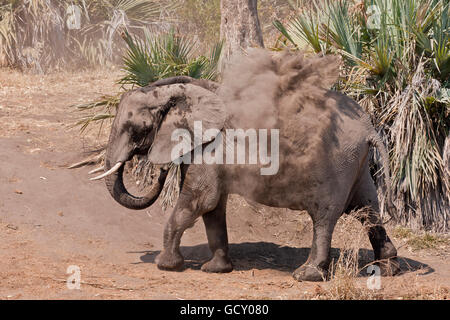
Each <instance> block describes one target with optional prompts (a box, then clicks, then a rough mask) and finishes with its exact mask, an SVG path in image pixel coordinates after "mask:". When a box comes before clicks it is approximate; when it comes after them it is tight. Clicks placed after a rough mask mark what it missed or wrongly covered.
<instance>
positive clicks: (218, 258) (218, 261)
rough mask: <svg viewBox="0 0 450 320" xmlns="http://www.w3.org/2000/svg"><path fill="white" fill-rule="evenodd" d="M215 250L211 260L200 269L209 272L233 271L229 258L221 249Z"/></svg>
mask: <svg viewBox="0 0 450 320" xmlns="http://www.w3.org/2000/svg"><path fill="white" fill-rule="evenodd" d="M218 251H220V252H216V253H215V254H214V256H213V258H212V259H211V260H209V261H208V262H205V263H204V264H203V265H202V271H204V272H211V273H227V272H231V271H233V264H232V263H231V260H230V258H228V256H227V255H226V254H225V253H224V252H223V251H222V250H218Z"/></svg>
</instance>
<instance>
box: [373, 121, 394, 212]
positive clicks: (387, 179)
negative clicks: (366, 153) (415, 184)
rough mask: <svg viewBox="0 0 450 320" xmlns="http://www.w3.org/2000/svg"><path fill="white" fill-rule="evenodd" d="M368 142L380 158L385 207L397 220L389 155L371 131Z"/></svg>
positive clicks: (375, 134) (374, 132)
mask: <svg viewBox="0 0 450 320" xmlns="http://www.w3.org/2000/svg"><path fill="white" fill-rule="evenodd" d="M368 142H369V144H370V145H372V146H374V147H375V148H376V149H377V150H378V153H379V154H380V157H381V165H382V166H383V175H384V183H385V185H386V191H387V195H386V206H387V209H388V213H389V215H390V216H391V217H392V218H394V220H398V215H397V208H396V207H395V205H394V202H393V194H392V183H391V175H390V170H389V154H388V152H387V149H386V147H385V145H384V143H383V141H382V140H381V138H380V136H379V135H378V133H377V132H376V131H375V130H374V129H373V130H372V132H371V134H369V137H368Z"/></svg>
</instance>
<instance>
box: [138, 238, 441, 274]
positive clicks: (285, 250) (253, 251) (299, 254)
mask: <svg viewBox="0 0 450 320" xmlns="http://www.w3.org/2000/svg"><path fill="white" fill-rule="evenodd" d="M180 250H181V254H182V255H183V257H184V259H185V268H189V269H193V270H200V268H201V265H202V264H203V263H204V262H206V261H207V260H209V259H210V255H211V253H210V251H209V247H208V245H207V244H200V245H196V246H182V247H181V248H180ZM309 252H310V248H295V247H288V246H280V245H277V244H275V243H271V242H244V243H233V244H230V257H231V259H232V261H233V265H234V270H237V271H240V270H251V269H259V270H263V269H273V270H278V271H282V272H292V271H294V270H295V269H296V268H297V267H299V266H300V265H302V264H303V263H305V262H306V259H307V258H308V255H309ZM129 253H144V255H142V256H141V257H140V260H141V262H138V263H155V258H156V256H157V255H158V254H159V253H160V251H159V250H156V251H137V252H129ZM339 255H340V250H339V249H337V248H332V249H331V256H332V259H337V258H338V257H339ZM373 259H374V256H373V251H372V250H369V249H359V261H358V262H359V268H360V269H362V270H361V272H360V274H359V276H369V274H368V273H367V271H366V269H365V267H367V266H368V265H369V264H371V262H372V261H373ZM399 261H400V268H401V273H408V272H414V271H418V270H422V271H423V273H421V275H426V274H430V273H433V272H434V269H433V268H431V267H430V266H429V265H427V264H424V263H421V262H419V261H416V260H412V259H409V258H405V257H399Z"/></svg>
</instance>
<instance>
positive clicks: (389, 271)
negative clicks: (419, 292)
mask: <svg viewBox="0 0 450 320" xmlns="http://www.w3.org/2000/svg"><path fill="white" fill-rule="evenodd" d="M380 260H381V261H380V262H379V263H378V266H379V267H380V269H381V270H380V271H381V275H382V276H394V275H396V274H398V273H400V271H401V269H400V263H399V261H398V259H397V250H396V249H395V247H394V245H393V244H392V242H387V243H385V245H384V246H383V248H382V249H381V252H380Z"/></svg>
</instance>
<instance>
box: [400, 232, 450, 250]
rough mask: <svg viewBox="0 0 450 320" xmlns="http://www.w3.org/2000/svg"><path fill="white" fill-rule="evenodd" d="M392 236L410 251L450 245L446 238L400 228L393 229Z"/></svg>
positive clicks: (435, 234)
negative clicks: (404, 244)
mask: <svg viewBox="0 0 450 320" xmlns="http://www.w3.org/2000/svg"><path fill="white" fill-rule="evenodd" d="M393 236H394V237H396V238H398V239H401V240H404V241H405V242H406V245H407V246H408V247H409V248H411V249H412V250H423V249H440V248H442V247H445V246H447V245H449V244H450V240H449V238H448V236H445V235H442V234H437V233H428V232H420V233H418V232H414V231H413V230H411V229H409V228H405V227H402V226H398V227H396V228H395V229H394V232H393Z"/></svg>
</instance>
